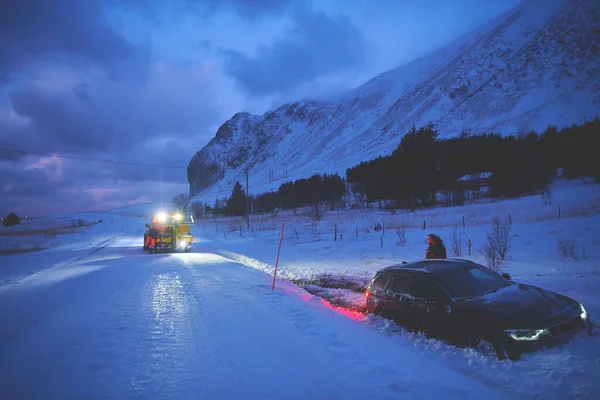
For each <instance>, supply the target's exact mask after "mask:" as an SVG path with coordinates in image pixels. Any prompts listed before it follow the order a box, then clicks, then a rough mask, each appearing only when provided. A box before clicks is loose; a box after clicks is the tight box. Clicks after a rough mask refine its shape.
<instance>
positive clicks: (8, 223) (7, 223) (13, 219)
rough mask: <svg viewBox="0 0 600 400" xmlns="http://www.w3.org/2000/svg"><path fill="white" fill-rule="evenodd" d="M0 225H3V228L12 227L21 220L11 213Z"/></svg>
mask: <svg viewBox="0 0 600 400" xmlns="http://www.w3.org/2000/svg"><path fill="white" fill-rule="evenodd" d="M2 223H3V224H4V226H13V225H17V224H20V223H21V220H20V219H19V217H17V214H15V213H14V212H11V213H10V214H8V215H7V216H6V218H4V220H3V221H2Z"/></svg>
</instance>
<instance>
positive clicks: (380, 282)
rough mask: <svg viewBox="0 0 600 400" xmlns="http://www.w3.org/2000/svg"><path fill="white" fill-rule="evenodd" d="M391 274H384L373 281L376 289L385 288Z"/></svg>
mask: <svg viewBox="0 0 600 400" xmlns="http://www.w3.org/2000/svg"><path fill="white" fill-rule="evenodd" d="M389 277H390V274H382V275H380V276H379V277H378V278H377V279H375V280H374V281H373V288H375V289H385V285H387V281H388V278H389Z"/></svg>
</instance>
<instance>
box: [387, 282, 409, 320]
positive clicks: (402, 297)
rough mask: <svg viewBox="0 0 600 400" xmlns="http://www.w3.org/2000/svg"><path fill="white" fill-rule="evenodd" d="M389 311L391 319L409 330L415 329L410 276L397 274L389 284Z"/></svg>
mask: <svg viewBox="0 0 600 400" xmlns="http://www.w3.org/2000/svg"><path fill="white" fill-rule="evenodd" d="M386 293H387V294H388V302H387V304H388V307H387V308H388V310H389V311H390V316H391V318H392V319H393V320H394V321H395V322H397V323H398V324H400V325H403V326H405V327H407V328H409V329H413V328H414V316H413V313H414V310H413V304H412V299H411V296H410V274H408V273H406V272H396V273H393V274H392V275H391V276H390V279H389V280H388V282H387V286H386Z"/></svg>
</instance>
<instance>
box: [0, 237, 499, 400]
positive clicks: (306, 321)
mask: <svg viewBox="0 0 600 400" xmlns="http://www.w3.org/2000/svg"><path fill="white" fill-rule="evenodd" d="M82 271H85V273H82ZM278 288H279V289H278V290H276V291H274V292H273V291H271V277H270V276H269V275H267V274H264V273H262V272H259V271H256V270H252V269H249V268H246V267H243V266H241V265H239V264H236V263H233V262H230V261H228V260H227V259H225V258H223V257H221V256H218V255H214V254H203V253H196V254H194V253H190V254H162V255H148V254H147V253H144V252H142V251H141V249H139V246H136V247H126V246H124V245H122V246H119V245H118V243H117V244H116V245H115V246H113V247H109V248H106V249H104V250H102V251H101V252H98V253H96V254H95V256H94V258H93V259H91V258H90V259H82V260H80V261H79V262H77V263H75V264H72V265H68V266H61V267H59V268H54V269H52V268H51V269H49V270H48V271H47V273H45V274H42V275H40V276H33V277H32V278H31V279H29V280H28V281H27V282H23V283H21V284H19V285H15V286H14V287H9V288H5V289H4V290H3V291H2V292H1V293H0V322H1V325H0V399H132V398H134V399H136V398H137V399H176V398H177V399H192V398H194V399H195V398H198V399H258V398H261V399H269V398H272V399H288V398H291V399H296V398H297V399H306V398H327V399H338V398H340V399H341V398H363V397H367V396H368V397H369V398H377V399H388V398H389V399H392V398H393V399H397V398H403V397H404V398H416V397H420V398H447V399H452V398H460V399H472V398H477V399H480V398H486V400H492V399H497V398H506V397H507V396H506V393H502V392H501V390H502V389H501V388H490V387H487V386H485V384H483V383H481V382H478V381H475V380H473V379H472V378H469V377H467V376H465V375H464V374H461V373H457V372H453V371H451V370H448V369H447V368H446V367H442V366H439V365H437V364H436V363H435V362H431V361H428V360H427V359H426V358H424V357H423V356H422V355H421V354H419V353H418V352H417V351H415V350H414V349H412V348H411V347H410V344H403V343H401V342H400V343H399V342H398V341H394V340H392V339H391V338H389V337H388V336H387V335H381V334H380V333H379V332H377V331H375V330H373V329H371V328H369V327H368V326H365V325H364V324H360V323H357V322H355V321H353V320H351V319H349V318H346V317H344V316H342V315H340V314H338V313H336V312H335V311H333V310H331V309H330V308H328V307H325V306H323V303H322V302H321V301H320V299H318V298H303V297H302V296H301V295H302V294H304V295H306V292H300V291H299V290H298V289H297V288H296V287H295V286H293V285H292V284H289V283H278ZM407 366H410V367H409V368H407ZM424 381H427V382H428V383H427V385H423V384H422V382H424Z"/></svg>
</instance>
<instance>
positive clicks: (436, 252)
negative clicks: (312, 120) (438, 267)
mask: <svg viewBox="0 0 600 400" xmlns="http://www.w3.org/2000/svg"><path fill="white" fill-rule="evenodd" d="M427 244H428V245H429V247H428V248H427V250H425V258H448V257H447V256H446V246H444V243H443V241H442V238H440V237H439V236H437V235H434V234H433V233H430V234H429V235H427Z"/></svg>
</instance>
